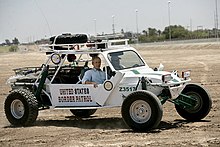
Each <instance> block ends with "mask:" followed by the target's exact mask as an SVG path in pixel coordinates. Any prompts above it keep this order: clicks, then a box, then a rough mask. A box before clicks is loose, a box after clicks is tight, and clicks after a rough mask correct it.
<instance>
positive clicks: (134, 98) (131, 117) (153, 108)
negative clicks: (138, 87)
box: [121, 91, 163, 131]
mask: <svg viewBox="0 0 220 147" xmlns="http://www.w3.org/2000/svg"><path fill="white" fill-rule="evenodd" d="M121 113H122V117H123V119H124V121H125V123H126V124H127V125H128V126H129V127H130V128H131V129H133V130H134V131H147V130H150V129H153V128H156V127H157V126H158V125H159V123H160V121H161V119H162V115H163V109H162V104H161V102H160V101H159V99H158V98H157V96H156V95H154V94H153V93H151V92H148V91H137V92H134V93H131V94H130V95H128V96H127V98H126V99H125V100H124V102H123V104H122V108H121Z"/></svg>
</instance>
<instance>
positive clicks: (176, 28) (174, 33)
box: [162, 25, 189, 39]
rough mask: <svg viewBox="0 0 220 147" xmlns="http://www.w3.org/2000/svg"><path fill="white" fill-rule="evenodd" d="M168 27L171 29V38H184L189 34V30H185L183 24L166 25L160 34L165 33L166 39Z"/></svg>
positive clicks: (167, 37)
mask: <svg viewBox="0 0 220 147" xmlns="http://www.w3.org/2000/svg"><path fill="white" fill-rule="evenodd" d="M169 29H171V38H172V39H185V38H187V37H188V36H189V31H188V30H186V29H185V28H184V27H183V26H181V25H172V26H170V28H169V26H168V27H165V29H164V31H163V32H162V34H164V35H165V38H166V39H169V31H170V30H169Z"/></svg>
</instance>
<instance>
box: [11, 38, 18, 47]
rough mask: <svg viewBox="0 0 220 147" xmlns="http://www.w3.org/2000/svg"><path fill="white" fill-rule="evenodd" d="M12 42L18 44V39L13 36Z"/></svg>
mask: <svg viewBox="0 0 220 147" xmlns="http://www.w3.org/2000/svg"><path fill="white" fill-rule="evenodd" d="M12 43H13V44H15V45H18V44H19V41H18V39H17V38H16V37H15V38H14V39H13V40H12Z"/></svg>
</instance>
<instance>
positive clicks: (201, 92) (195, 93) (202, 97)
mask: <svg viewBox="0 0 220 147" xmlns="http://www.w3.org/2000/svg"><path fill="white" fill-rule="evenodd" d="M182 94H184V95H187V96H190V97H192V98H193V99H194V101H193V102H191V104H192V105H193V107H190V108H184V107H181V106H179V105H177V104H175V108H176V111H177V112H178V114H179V115H180V116H181V117H183V118H185V119H186V120H188V121H199V120H201V119H203V118H205V117H206V116H207V115H208V113H209V112H210V110H211V107H212V101H211V98H210V96H209V94H208V93H207V92H206V90H205V89H204V88H202V87H201V86H199V85H196V84H189V85H187V86H186V87H185V89H184V90H183V92H182ZM177 99H180V100H182V101H184V100H185V99H184V98H183V97H181V96H179V97H178V98H177ZM189 102H190V101H189Z"/></svg>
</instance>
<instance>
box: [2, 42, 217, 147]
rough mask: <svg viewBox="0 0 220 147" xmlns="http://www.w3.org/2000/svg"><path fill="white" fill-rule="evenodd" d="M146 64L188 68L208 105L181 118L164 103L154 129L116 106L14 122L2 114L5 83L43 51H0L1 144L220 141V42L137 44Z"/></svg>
mask: <svg viewBox="0 0 220 147" xmlns="http://www.w3.org/2000/svg"><path fill="white" fill-rule="evenodd" d="M136 48H137V49H138V51H139V52H140V54H141V55H142V56H143V57H144V59H145V61H146V62H147V63H148V64H149V66H150V67H153V68H154V67H158V65H159V64H160V63H163V65H164V66H165V70H167V71H171V70H174V69H176V70H178V71H182V70H187V69H191V70H192V74H191V78H192V82H193V83H199V84H201V85H202V86H204V87H205V88H206V89H207V90H208V91H209V94H210V95H211V97H212V102H213V105H212V109H211V112H210V113H209V114H208V116H207V117H206V118H205V119H203V120H202V121H199V122H187V121H185V120H184V119H183V118H181V117H180V116H179V115H178V114H177V112H176V110H175V108H174V105H173V104H171V103H169V102H167V103H165V104H164V105H163V111H164V112H163V118H162V121H161V123H160V125H159V126H158V128H157V129H155V130H152V131H149V132H145V133H137V132H133V131H132V130H130V129H129V128H128V127H127V126H126V125H125V124H124V122H123V120H122V118H121V113H120V108H113V109H99V110H97V112H96V113H95V114H94V115H92V117H90V118H87V119H79V118H76V117H74V116H73V115H72V114H71V112H69V110H44V111H40V112H39V115H38V118H37V120H36V123H35V124H34V125H33V126H30V127H12V126H11V125H10V124H9V122H8V121H7V119H6V118H5V114H4V108H3V105H4V99H5V97H6V96H7V95H8V93H9V90H10V87H9V86H8V85H6V84H5V83H6V80H7V78H8V77H10V76H11V75H13V71H12V69H13V68H17V67H23V66H40V65H41V64H42V63H43V62H44V61H45V59H46V58H45V54H43V53H39V52H36V51H33V50H26V49H25V51H19V52H17V53H4V54H0V146H4V147H5V146H24V147H25V146H42V147H44V146H45V147H46V146H47V147H48V146H173V147H174V146H175V147H176V146H216V147H217V146H218V147H219V146H220V96H219V95H220V43H200V44H172V45H137V46H136Z"/></svg>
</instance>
